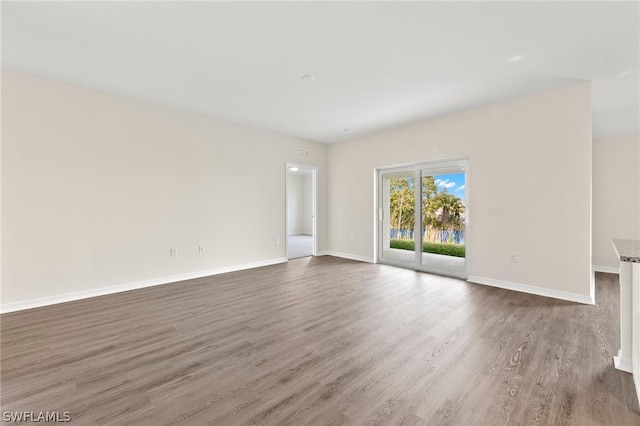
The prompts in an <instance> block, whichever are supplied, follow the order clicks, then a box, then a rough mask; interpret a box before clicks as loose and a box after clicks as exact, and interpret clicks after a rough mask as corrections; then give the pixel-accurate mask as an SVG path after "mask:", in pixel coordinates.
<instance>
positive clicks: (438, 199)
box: [425, 190, 465, 241]
mask: <svg viewBox="0 0 640 426" xmlns="http://www.w3.org/2000/svg"><path fill="white" fill-rule="evenodd" d="M425 210H426V213H425V216H426V220H425V228H426V227H427V226H429V227H430V228H433V229H436V230H441V231H462V230H464V212H465V205H464V203H463V202H462V200H461V199H460V197H457V196H455V195H453V194H448V193H447V192H446V190H445V191H443V192H440V193H439V194H437V195H436V196H434V197H433V198H432V199H431V200H430V202H429V204H428V205H427V207H426V209H425ZM447 239H448V240H450V241H452V240H453V237H452V236H449V238H447Z"/></svg>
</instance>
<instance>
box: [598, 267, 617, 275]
mask: <svg viewBox="0 0 640 426" xmlns="http://www.w3.org/2000/svg"><path fill="white" fill-rule="evenodd" d="M593 272H606V273H608V274H618V275H620V267H613V266H604V265H593Z"/></svg>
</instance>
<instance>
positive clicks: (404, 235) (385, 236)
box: [378, 169, 416, 264]
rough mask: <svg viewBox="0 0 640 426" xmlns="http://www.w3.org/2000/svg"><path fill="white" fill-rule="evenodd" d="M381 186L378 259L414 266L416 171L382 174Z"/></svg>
mask: <svg viewBox="0 0 640 426" xmlns="http://www.w3.org/2000/svg"><path fill="white" fill-rule="evenodd" d="M380 184H381V194H380V197H381V208H380V209H381V211H380V212H379V217H378V220H379V221H380V222H381V226H380V228H379V229H380V234H381V244H380V251H379V256H380V257H381V258H382V259H383V260H386V261H391V262H402V263H411V264H415V262H416V252H415V240H416V235H415V230H416V196H415V193H416V172H415V171H414V170H413V169H412V170H407V171H393V172H381V173H380Z"/></svg>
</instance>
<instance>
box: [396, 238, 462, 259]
mask: <svg viewBox="0 0 640 426" xmlns="http://www.w3.org/2000/svg"><path fill="white" fill-rule="evenodd" d="M390 246H391V248H394V249H400V250H411V251H413V250H415V244H414V242H413V240H401V239H392V240H391V243H390ZM422 251H423V252H424V253H433V254H443V255H445V256H455V257H464V256H465V247H464V244H452V243H432V242H424V243H422Z"/></svg>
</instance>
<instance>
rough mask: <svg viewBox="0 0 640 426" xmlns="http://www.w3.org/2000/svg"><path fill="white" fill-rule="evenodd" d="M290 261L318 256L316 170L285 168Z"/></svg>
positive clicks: (298, 166)
mask: <svg viewBox="0 0 640 426" xmlns="http://www.w3.org/2000/svg"><path fill="white" fill-rule="evenodd" d="M286 176H287V178H286V227H287V242H286V251H287V259H298V258H301V257H308V256H316V255H317V244H316V234H317V231H316V204H317V203H316V194H317V168H316V167H312V166H304V165H299V164H288V163H287V165H286Z"/></svg>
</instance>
